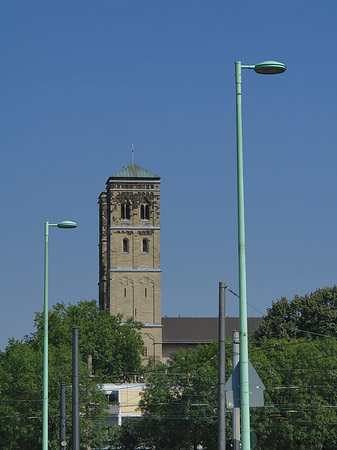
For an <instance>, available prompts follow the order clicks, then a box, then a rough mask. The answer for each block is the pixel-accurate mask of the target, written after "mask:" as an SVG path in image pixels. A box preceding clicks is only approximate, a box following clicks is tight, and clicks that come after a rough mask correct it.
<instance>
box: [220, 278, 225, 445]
mask: <svg viewBox="0 0 337 450" xmlns="http://www.w3.org/2000/svg"><path fill="white" fill-rule="evenodd" d="M225 291H226V283H225V282H224V281H220V283H219V368H218V370H219V380H218V450H226V404H225V402H226V398H225V381H226V380H225V363H226V348H225V340H226V334H225V309H226V308H225Z"/></svg>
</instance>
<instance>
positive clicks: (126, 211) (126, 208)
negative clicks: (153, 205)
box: [121, 203, 130, 220]
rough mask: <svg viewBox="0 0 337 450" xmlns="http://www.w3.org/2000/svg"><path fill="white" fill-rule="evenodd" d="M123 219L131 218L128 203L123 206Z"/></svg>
mask: <svg viewBox="0 0 337 450" xmlns="http://www.w3.org/2000/svg"><path fill="white" fill-rule="evenodd" d="M121 219H122V220H130V205H129V204H128V203H123V204H122V206H121Z"/></svg>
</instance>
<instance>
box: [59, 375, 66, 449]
mask: <svg viewBox="0 0 337 450" xmlns="http://www.w3.org/2000/svg"><path fill="white" fill-rule="evenodd" d="M66 447H67V442H66V384H65V382H64V381H62V382H61V414H60V450H66Z"/></svg>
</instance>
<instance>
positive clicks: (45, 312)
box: [42, 222, 49, 450]
mask: <svg viewBox="0 0 337 450" xmlns="http://www.w3.org/2000/svg"><path fill="white" fill-rule="evenodd" d="M48 241H49V224H48V222H45V223H44V299H43V405H42V411H43V412H42V450H48Z"/></svg>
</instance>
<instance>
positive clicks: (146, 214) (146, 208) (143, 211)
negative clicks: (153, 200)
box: [140, 204, 150, 220]
mask: <svg viewBox="0 0 337 450" xmlns="http://www.w3.org/2000/svg"><path fill="white" fill-rule="evenodd" d="M140 218H141V220H150V205H149V204H145V205H141V206H140Z"/></svg>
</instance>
